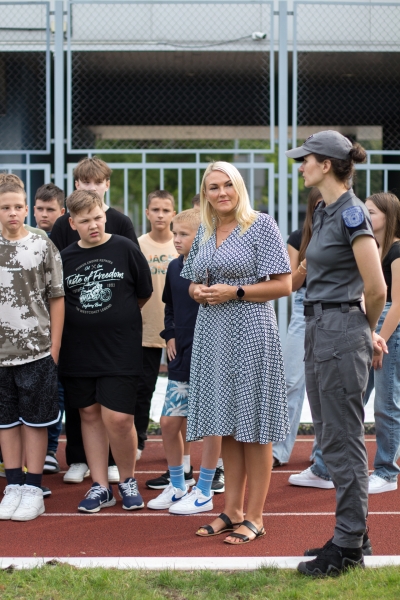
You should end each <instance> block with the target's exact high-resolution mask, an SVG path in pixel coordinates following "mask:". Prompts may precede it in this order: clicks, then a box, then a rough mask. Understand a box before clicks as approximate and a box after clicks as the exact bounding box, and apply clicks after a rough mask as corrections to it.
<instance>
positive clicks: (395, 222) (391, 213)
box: [367, 192, 400, 262]
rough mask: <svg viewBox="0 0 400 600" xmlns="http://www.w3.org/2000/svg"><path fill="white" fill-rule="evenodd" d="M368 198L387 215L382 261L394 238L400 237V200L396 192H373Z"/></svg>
mask: <svg viewBox="0 0 400 600" xmlns="http://www.w3.org/2000/svg"><path fill="white" fill-rule="evenodd" d="M367 200H370V202H372V203H373V204H375V206H376V208H377V209H378V210H380V211H381V212H382V213H384V215H385V217H386V225H385V235H384V237H383V244H382V252H381V261H382V262H383V259H384V258H385V256H386V255H387V253H388V252H389V250H390V246H391V245H392V244H393V240H394V238H399V239H400V200H399V199H398V197H397V196H395V195H394V194H389V193H387V192H379V193H378V194H372V196H370V197H369V198H367Z"/></svg>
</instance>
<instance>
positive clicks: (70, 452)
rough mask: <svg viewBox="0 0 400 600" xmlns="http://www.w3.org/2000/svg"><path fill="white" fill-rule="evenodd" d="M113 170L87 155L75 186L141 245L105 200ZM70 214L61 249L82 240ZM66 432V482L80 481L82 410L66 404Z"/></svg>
mask: <svg viewBox="0 0 400 600" xmlns="http://www.w3.org/2000/svg"><path fill="white" fill-rule="evenodd" d="M111 173H112V170H111V169H110V167H109V166H108V165H107V163H105V162H104V161H103V160H101V159H100V158H97V157H96V156H94V157H93V158H89V157H87V158H83V159H82V160H81V161H80V162H79V163H78V164H77V165H76V167H75V169H74V180H75V188H76V189H77V190H91V191H93V192H96V193H97V194H98V195H99V196H100V198H101V200H102V207H103V210H104V211H105V213H106V219H107V220H106V226H105V231H106V233H111V234H117V235H122V236H123V237H126V238H128V239H130V240H132V242H134V243H135V244H137V243H138V240H137V237H136V234H135V231H134V229H133V225H132V221H131V220H130V218H129V217H127V216H125V215H123V214H122V213H120V212H119V211H118V210H116V209H115V208H111V207H108V206H107V205H106V204H105V202H104V197H105V193H106V192H107V190H108V189H109V188H110V177H111ZM69 217H70V215H69V214H65V215H63V216H61V217H60V218H59V219H57V221H56V222H55V223H54V227H53V229H52V232H51V240H52V242H54V244H55V245H56V246H57V248H58V249H59V250H60V252H61V251H62V250H64V249H65V248H67V247H68V246H69V245H70V244H73V243H74V242H78V241H79V234H78V231H77V230H76V229H73V228H72V227H71V226H70V222H69ZM65 433H66V437H67V444H66V448H65V456H66V460H67V464H68V465H69V469H68V471H67V472H66V473H65V475H64V481H65V482H66V483H80V482H81V481H83V479H84V477H87V476H88V475H89V470H88V466H87V460H86V456H85V450H84V447H83V441H82V432H81V420H80V416H79V411H78V410H74V409H72V408H71V407H69V406H68V404H66V405H65ZM108 464H109V468H108V480H109V482H110V483H118V481H119V479H120V478H119V473H118V469H117V468H116V466H115V461H114V459H113V457H112V455H111V453H110V456H109V463H108Z"/></svg>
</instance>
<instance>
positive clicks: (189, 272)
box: [181, 225, 204, 283]
mask: <svg viewBox="0 0 400 600" xmlns="http://www.w3.org/2000/svg"><path fill="white" fill-rule="evenodd" d="M203 235H204V227H203V226H202V225H200V227H199V229H198V231H197V234H196V237H195V238H194V240H193V244H192V247H191V249H190V252H189V254H188V257H187V259H186V261H185V264H184V265H183V269H182V271H181V277H183V278H184V279H190V281H194V282H195V283H197V282H196V277H195V274H194V270H193V261H194V259H195V258H196V256H197V253H198V251H199V248H200V242H201V239H202V237H203Z"/></svg>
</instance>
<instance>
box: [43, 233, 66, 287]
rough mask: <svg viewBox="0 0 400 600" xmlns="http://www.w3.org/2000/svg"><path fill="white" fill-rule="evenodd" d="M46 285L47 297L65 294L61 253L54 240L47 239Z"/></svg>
mask: <svg viewBox="0 0 400 600" xmlns="http://www.w3.org/2000/svg"><path fill="white" fill-rule="evenodd" d="M45 244H46V250H45V252H46V256H45V285H46V297H47V298H60V297H62V296H64V295H65V293H64V282H63V268H62V261H61V255H60V253H59V251H58V250H57V248H56V247H55V245H54V244H53V242H51V241H50V240H46V241H45Z"/></svg>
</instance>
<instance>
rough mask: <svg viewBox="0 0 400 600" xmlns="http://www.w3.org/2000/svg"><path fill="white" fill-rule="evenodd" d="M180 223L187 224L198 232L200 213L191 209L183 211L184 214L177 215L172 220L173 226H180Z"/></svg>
mask: <svg viewBox="0 0 400 600" xmlns="http://www.w3.org/2000/svg"><path fill="white" fill-rule="evenodd" d="M178 223H185V224H186V225H188V226H189V227H191V228H192V229H194V230H195V231H197V230H198V228H199V225H200V212H199V211H198V210H197V209H196V208H189V209H188V210H183V211H182V212H180V213H178V214H177V215H175V217H174V218H173V219H172V224H173V225H178Z"/></svg>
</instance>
